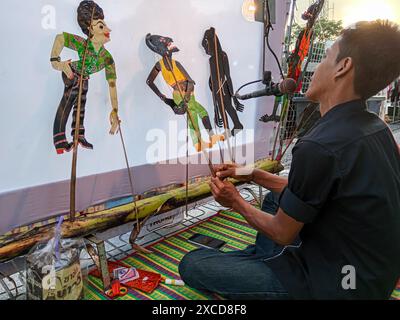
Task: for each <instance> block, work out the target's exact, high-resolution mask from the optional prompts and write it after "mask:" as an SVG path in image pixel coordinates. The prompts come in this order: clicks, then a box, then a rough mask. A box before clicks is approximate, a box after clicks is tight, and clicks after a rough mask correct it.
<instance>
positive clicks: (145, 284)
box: [125, 269, 161, 293]
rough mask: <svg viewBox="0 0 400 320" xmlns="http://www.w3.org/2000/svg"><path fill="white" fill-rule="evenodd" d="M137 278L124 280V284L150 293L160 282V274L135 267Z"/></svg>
mask: <svg viewBox="0 0 400 320" xmlns="http://www.w3.org/2000/svg"><path fill="white" fill-rule="evenodd" d="M136 270H137V271H138V273H139V278H138V279H135V280H132V281H129V282H126V283H125V285H126V286H127V287H130V288H134V289H139V290H142V291H144V292H146V293H152V292H153V291H154V290H155V289H156V288H157V287H158V285H159V284H160V281H161V274H159V273H154V272H150V271H145V270H140V269H136Z"/></svg>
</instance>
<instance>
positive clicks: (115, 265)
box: [89, 261, 127, 278]
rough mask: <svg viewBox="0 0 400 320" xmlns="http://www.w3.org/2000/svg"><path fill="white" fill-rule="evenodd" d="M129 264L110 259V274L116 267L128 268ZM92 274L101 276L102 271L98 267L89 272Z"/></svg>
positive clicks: (97, 276)
mask: <svg viewBox="0 0 400 320" xmlns="http://www.w3.org/2000/svg"><path fill="white" fill-rule="evenodd" d="M126 267H127V266H126V265H124V264H122V263H118V262H113V261H108V272H109V273H110V275H112V274H113V271H114V269H117V268H126ZM89 274H90V275H91V276H93V277H96V278H101V273H100V270H98V269H97V268H96V269H94V270H93V271H91V272H90V273H89Z"/></svg>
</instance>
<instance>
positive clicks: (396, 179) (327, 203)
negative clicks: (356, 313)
mask: <svg viewBox="0 0 400 320" xmlns="http://www.w3.org/2000/svg"><path fill="white" fill-rule="evenodd" d="M280 207H281V208H282V209H283V210H284V211H285V212H286V214H288V215H289V216H291V217H292V218H294V219H295V220H297V221H299V222H303V223H304V227H303V229H302V230H301V232H300V237H301V239H302V245H301V246H300V247H299V248H293V247H286V248H285V249H284V250H283V252H282V253H281V254H280V255H278V256H276V257H273V258H271V259H267V260H266V263H267V264H268V265H269V266H270V267H271V268H272V270H273V271H274V272H275V273H276V275H277V276H278V278H279V279H280V281H281V282H282V284H283V285H284V286H285V288H286V289H287V290H288V292H289V293H290V295H291V296H293V297H294V298H296V299H310V298H311V299H387V298H389V297H390V295H391V293H392V291H393V289H394V288H395V285H396V282H397V280H398V278H399V277H400V238H399V237H400V154H399V150H398V148H397V145H396V142H395V140H394V138H393V135H392V133H391V132H390V129H389V128H388V127H387V126H386V124H385V123H384V122H383V121H382V120H381V119H379V118H378V117H377V116H376V115H375V114H373V113H370V112H368V111H367V109H366V104H365V102H362V101H351V102H348V103H344V104H342V105H338V106H336V107H335V108H333V109H331V110H330V111H329V112H328V113H326V114H325V116H324V117H322V118H321V119H320V120H319V121H318V122H317V123H316V125H315V126H314V128H313V129H312V130H311V131H310V132H309V133H308V134H307V135H305V136H304V137H303V138H301V139H299V141H298V142H297V144H296V145H295V147H294V149H293V160H292V167H291V171H290V173H289V183H288V186H287V188H286V189H285V190H284V191H283V192H282V193H281V196H280ZM348 265H350V266H353V267H354V268H355V272H356V283H355V284H356V288H355V289H354V290H353V289H347V290H345V289H344V288H343V285H342V281H343V279H344V278H345V277H346V275H348V274H349V273H348V271H346V269H343V268H344V267H345V266H348ZM346 283H347V282H346Z"/></svg>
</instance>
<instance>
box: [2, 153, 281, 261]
mask: <svg viewBox="0 0 400 320" xmlns="http://www.w3.org/2000/svg"><path fill="white" fill-rule="evenodd" d="M255 166H256V167H257V168H259V169H262V170H265V171H268V172H271V173H277V172H280V171H281V170H282V169H283V167H282V165H281V164H280V163H278V162H276V161H270V160H263V161H259V162H257V163H256V164H255ZM209 179H210V178H208V179H206V181H203V182H200V183H192V184H190V185H189V194H188V203H193V202H196V201H198V200H201V199H204V198H207V197H209V196H210V194H211V191H210V187H209V185H208V181H209ZM231 181H232V182H233V183H234V184H236V185H238V184H240V182H239V181H236V180H233V179H231ZM185 203H186V187H182V188H177V189H173V190H170V191H168V192H166V193H164V194H161V195H157V196H153V197H150V198H146V199H143V200H138V201H136V206H137V213H138V218H139V219H142V218H145V217H147V216H148V215H151V214H153V213H155V212H156V211H157V210H158V209H159V208H160V207H161V206H163V208H162V210H160V213H162V212H166V211H169V210H172V209H175V208H179V207H181V206H184V205H185ZM135 220H136V214H135V210H134V204H133V203H128V204H125V205H122V206H118V207H115V208H111V209H108V210H103V211H99V212H96V213H91V214H89V215H87V216H83V217H78V218H76V219H75V220H74V221H68V220H66V221H64V223H63V225H62V237H63V238H76V237H84V236H87V235H89V234H92V233H95V232H100V231H104V230H106V229H109V228H112V227H116V226H119V225H122V224H125V223H128V222H131V221H135ZM53 234H54V224H52V225H47V226H41V227H37V228H34V229H32V230H30V231H28V232H27V233H24V234H22V235H20V234H17V235H10V236H9V237H8V238H7V239H3V240H4V241H3V243H5V244H4V245H3V246H2V247H0V262H5V261H7V260H10V259H12V258H14V257H16V256H20V255H23V254H24V253H26V252H27V251H28V250H29V249H31V248H32V247H33V246H34V245H35V244H36V243H38V242H41V241H46V240H49V239H51V238H52V236H53Z"/></svg>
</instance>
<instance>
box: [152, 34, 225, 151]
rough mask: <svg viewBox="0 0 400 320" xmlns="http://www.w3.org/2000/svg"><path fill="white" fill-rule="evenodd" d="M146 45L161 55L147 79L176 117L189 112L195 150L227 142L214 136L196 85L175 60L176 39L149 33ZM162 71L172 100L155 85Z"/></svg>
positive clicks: (220, 136)
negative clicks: (205, 133)
mask: <svg viewBox="0 0 400 320" xmlns="http://www.w3.org/2000/svg"><path fill="white" fill-rule="evenodd" d="M146 45H147V46H148V47H149V49H150V50H151V51H153V52H155V53H157V54H159V55H160V56H161V59H160V60H159V61H158V62H157V63H156V65H155V66H154V67H153V69H152V70H151V72H150V74H149V76H148V78H147V84H148V85H149V87H150V88H151V89H152V90H153V91H154V93H155V94H156V95H157V96H158V97H159V98H160V99H161V100H162V101H164V102H165V103H166V104H167V105H169V106H170V107H171V108H172V110H173V111H174V113H175V114H178V115H182V114H185V113H187V115H188V124H189V128H190V134H191V137H192V141H193V145H194V147H195V149H196V150H197V151H198V152H200V151H202V150H204V149H206V148H211V147H212V146H213V145H214V144H215V143H217V142H218V141H222V140H223V139H224V137H223V136H222V135H217V134H214V132H213V129H212V127H211V122H210V118H209V116H208V113H207V111H206V109H205V108H204V107H203V106H202V105H201V104H200V103H198V102H197V101H196V98H195V95H194V85H195V82H194V81H193V80H192V78H191V77H190V76H189V74H188V73H187V72H186V70H185V69H184V68H183V66H182V65H181V64H180V63H179V62H178V61H176V60H174V59H172V54H173V53H175V52H178V51H179V49H178V48H177V47H176V46H174V45H173V40H172V39H171V38H168V37H163V36H159V35H151V34H150V33H149V34H147V36H146ZM160 72H161V73H162V76H163V78H164V80H165V82H166V83H167V84H168V85H169V86H170V87H172V89H173V99H170V98H167V97H166V96H165V95H164V94H162V93H161V92H160V90H159V89H158V88H157V86H156V85H155V84H154V80H155V79H156V78H157V76H158V74H159V73H160ZM199 118H200V119H201V121H202V123H203V125H204V128H205V129H206V130H207V131H208V134H209V139H210V141H209V142H206V141H204V140H203V139H202V137H201V134H200V129H199V121H198V119H199Z"/></svg>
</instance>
